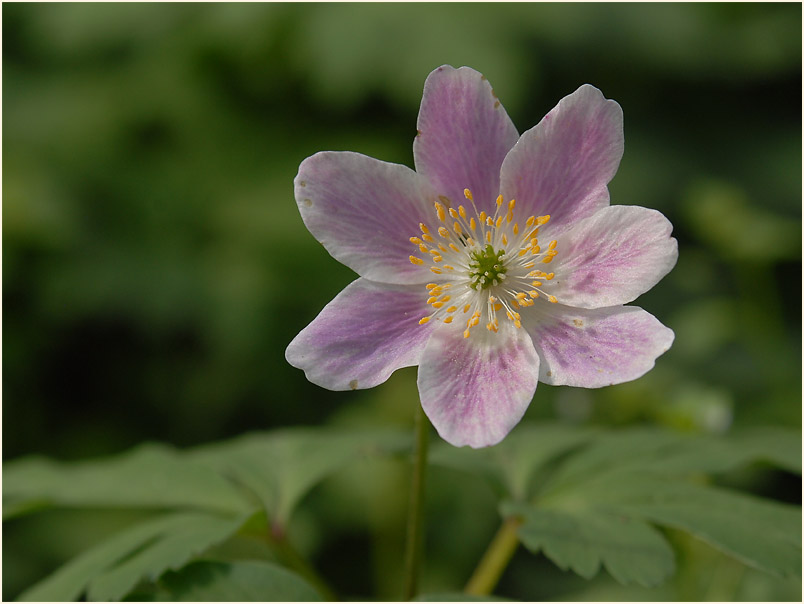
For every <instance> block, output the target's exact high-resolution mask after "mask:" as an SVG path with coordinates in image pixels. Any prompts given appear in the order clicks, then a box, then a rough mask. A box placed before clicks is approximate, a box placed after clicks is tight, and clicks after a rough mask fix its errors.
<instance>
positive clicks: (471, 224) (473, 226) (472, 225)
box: [469, 217, 477, 231]
mask: <svg viewBox="0 0 804 604" xmlns="http://www.w3.org/2000/svg"><path fill="white" fill-rule="evenodd" d="M469 228H470V229H472V230H473V231H474V230H475V229H476V228H477V221H475V219H474V217H472V218H470V219H469Z"/></svg>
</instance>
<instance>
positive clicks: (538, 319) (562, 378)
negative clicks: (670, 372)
mask: <svg viewBox="0 0 804 604" xmlns="http://www.w3.org/2000/svg"><path fill="white" fill-rule="evenodd" d="M539 308H540V310H536V307H533V310H536V311H535V312H533V313H528V316H527V318H526V320H525V323H524V327H525V328H526V329H527V330H528V332H529V333H530V334H531V336H532V337H533V345H534V346H535V347H536V350H537V351H538V353H539V357H540V359H541V367H540V372H539V381H540V382H544V383H545V384H552V385H555V386H580V387H583V388H600V387H602V386H610V385H612V384H620V383H622V382H628V381H631V380H635V379H637V378H638V377H641V376H643V375H644V374H645V373H647V372H648V371H650V370H651V369H652V368H653V365H654V363H655V361H656V358H657V357H658V356H660V355H662V354H664V353H665V352H667V350H668V349H669V348H670V345H671V344H672V343H673V339H674V337H675V335H674V334H673V330H671V329H669V328H667V327H665V326H664V325H662V324H661V323H660V322H659V320H658V319H656V317H654V316H653V315H651V314H650V313H649V312H647V311H645V310H642V309H641V308H639V307H637V306H615V307H611V308H597V309H581V308H569V307H566V306H562V305H553V304H542V305H540V307H539ZM523 315H524V313H523Z"/></svg>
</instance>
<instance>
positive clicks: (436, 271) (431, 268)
mask: <svg viewBox="0 0 804 604" xmlns="http://www.w3.org/2000/svg"><path fill="white" fill-rule="evenodd" d="M430 270H431V271H433V272H434V273H435V274H436V275H440V274H441V273H442V272H443V271H442V270H441V269H440V268H436V267H434V266H431V267H430Z"/></svg>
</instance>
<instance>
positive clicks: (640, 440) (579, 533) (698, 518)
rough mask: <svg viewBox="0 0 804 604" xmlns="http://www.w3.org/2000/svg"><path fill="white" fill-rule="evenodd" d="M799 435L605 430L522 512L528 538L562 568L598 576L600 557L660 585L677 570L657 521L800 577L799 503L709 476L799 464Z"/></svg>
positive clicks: (617, 570)
mask: <svg viewBox="0 0 804 604" xmlns="http://www.w3.org/2000/svg"><path fill="white" fill-rule="evenodd" d="M800 452H801V435H800V433H798V432H796V431H791V430H785V429H781V428H761V429H753V430H744V431H741V432H737V433H735V434H734V435H731V436H728V437H716V436H688V435H682V434H678V433H674V432H669V431H666V430H658V429H646V428H637V429H630V430H621V431H613V432H609V433H604V434H600V435H599V436H598V437H597V438H595V439H594V440H593V441H591V442H590V443H589V444H588V445H587V446H585V447H582V448H580V449H579V450H577V451H575V452H574V453H571V454H570V455H569V456H568V457H567V458H566V459H565V460H564V461H563V463H561V464H560V465H559V467H558V468H557V469H556V470H555V472H554V473H553V474H552V476H551V477H550V479H549V480H548V481H547V482H546V483H544V485H543V487H542V488H541V489H540V490H539V491H538V495H537V497H536V498H535V499H534V500H533V502H532V503H530V504H525V503H520V504H518V505H515V504H513V503H507V504H505V505H504V506H503V507H502V512H503V514H504V515H507V514H515V515H518V516H521V517H522V518H523V520H524V524H523V526H522V527H521V529H520V537H521V539H522V541H523V543H524V544H525V545H526V546H527V547H528V548H529V549H531V550H532V551H543V552H544V553H545V555H547V556H548V557H549V558H550V559H552V560H553V561H554V562H555V563H556V564H558V565H559V566H560V567H561V568H564V569H567V568H569V569H572V570H573V571H575V572H577V573H578V574H580V575H581V576H584V577H587V578H588V577H592V576H594V575H595V574H596V573H597V571H598V570H599V568H600V566H601V564H602V565H603V566H605V568H606V569H607V570H608V571H609V573H610V574H611V575H612V576H613V577H614V578H615V579H617V580H618V581H620V582H622V583H629V582H637V583H640V584H642V585H646V586H647V585H656V584H658V583H659V582H661V581H662V580H663V579H665V578H666V577H667V576H668V575H669V574H670V573H671V572H672V571H673V560H672V555H671V551H670V549H669V546H668V544H667V543H666V542H665V540H664V538H663V536H662V535H661V533H659V532H658V531H656V530H655V529H653V528H652V527H651V526H650V524H655V525H659V526H663V527H667V528H672V529H676V530H681V531H684V532H687V533H689V534H691V535H693V536H695V537H697V538H699V539H701V540H703V541H705V542H706V543H708V544H710V545H711V546H713V547H715V548H716V549H719V550H720V551H722V552H724V553H726V554H728V555H730V556H732V557H734V558H736V559H738V560H740V561H742V562H743V563H745V564H748V565H751V566H753V567H755V568H758V569H761V570H764V571H766V572H770V573H772V574H775V575H777V576H783V577H789V576H800V574H799V573H800V569H801V508H800V507H798V506H791V505H787V504H782V503H778V502H775V501H769V500H764V499H761V498H758V497H754V496H749V495H745V494H742V493H739V492H736V491H731V490H727V489H722V488H718V487H715V486H712V485H711V484H708V481H705V477H704V474H705V473H713V474H714V473H719V472H726V471H729V470H733V469H736V468H738V467H740V466H743V465H745V464H748V463H752V462H757V461H761V462H766V463H771V464H774V465H776V466H779V467H782V468H785V469H787V470H788V471H799V472H800V467H801V459H800V457H801V453H800Z"/></svg>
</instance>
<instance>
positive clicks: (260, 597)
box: [155, 560, 321, 602]
mask: <svg viewBox="0 0 804 604" xmlns="http://www.w3.org/2000/svg"><path fill="white" fill-rule="evenodd" d="M156 596H157V597H156V598H155V599H156V600H160V601H171V602H266V601H268V602H287V601H291V602H292V601H301V602H311V601H320V600H321V597H320V596H319V594H318V593H317V592H316V590H315V589H314V588H313V587H312V586H311V585H309V584H308V583H307V582H306V581H304V579H302V578H301V577H299V576H298V575H297V574H295V573H293V572H291V571H289V570H287V569H285V568H282V567H281V566H277V565H276V564H271V563H270V562H256V561H248V562H246V561H241V562H213V561H208V560H199V561H197V562H193V563H191V564H188V565H187V566H185V567H184V568H182V569H181V570H179V571H169V572H167V573H165V575H163V577H162V579H161V580H160V582H159V589H158V591H157V594H156Z"/></svg>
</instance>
